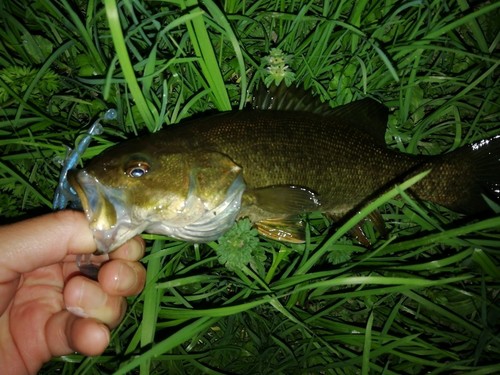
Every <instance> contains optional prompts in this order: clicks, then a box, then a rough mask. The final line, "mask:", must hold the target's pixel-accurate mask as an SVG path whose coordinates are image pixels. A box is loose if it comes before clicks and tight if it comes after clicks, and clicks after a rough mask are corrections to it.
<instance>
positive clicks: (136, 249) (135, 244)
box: [109, 236, 146, 260]
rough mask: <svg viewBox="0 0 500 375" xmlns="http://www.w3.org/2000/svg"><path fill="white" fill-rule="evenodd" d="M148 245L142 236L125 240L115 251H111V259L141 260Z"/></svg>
mask: <svg viewBox="0 0 500 375" xmlns="http://www.w3.org/2000/svg"><path fill="white" fill-rule="evenodd" d="M145 249H146V245H145V243H144V240H143V239H142V238H141V237H140V236H135V237H134V238H132V239H131V240H129V241H127V242H125V243H124V244H123V245H122V246H120V247H119V248H118V249H116V250H115V251H113V252H111V253H109V258H110V259H124V260H139V259H141V258H142V257H143V256H144V251H145Z"/></svg>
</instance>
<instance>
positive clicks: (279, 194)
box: [245, 185, 321, 215]
mask: <svg viewBox="0 0 500 375" xmlns="http://www.w3.org/2000/svg"><path fill="white" fill-rule="evenodd" d="M245 195H246V199H248V200H250V203H251V204H254V205H256V206H257V207H259V208H260V209H262V210H264V211H267V212H269V213H272V214H276V215H297V214H301V213H305V212H311V211H316V210H318V209H319V208H320V206H321V202H320V200H319V198H318V195H317V194H316V193H314V192H313V191H312V190H310V189H308V188H305V187H301V186H293V185H280V186H268V187H264V188H259V189H252V190H251V191H249V192H247V193H246V194H245Z"/></svg>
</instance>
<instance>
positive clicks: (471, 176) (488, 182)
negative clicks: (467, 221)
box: [444, 135, 500, 214]
mask: <svg viewBox="0 0 500 375" xmlns="http://www.w3.org/2000/svg"><path fill="white" fill-rule="evenodd" d="M444 160H446V161H448V162H450V163H451V164H452V165H454V166H456V168H457V170H460V171H461V172H462V175H461V178H460V179H459V180H458V181H456V182H455V184H456V186H455V188H459V189H461V190H462V194H461V197H460V198H459V199H457V201H456V205H455V207H450V208H452V209H454V210H456V211H459V212H464V213H467V214H476V213H480V212H483V211H487V210H488V207H489V206H488V204H487V203H486V200H485V199H484V197H483V195H484V196H487V197H488V198H490V199H491V200H493V201H495V202H500V135H497V136H495V137H493V138H489V139H483V140H481V141H479V142H476V143H473V144H470V145H467V146H465V147H462V148H460V149H458V150H457V151H455V152H452V153H450V154H448V155H446V156H445V158H444ZM459 165H460V166H461V167H459ZM457 198H458V197H457Z"/></svg>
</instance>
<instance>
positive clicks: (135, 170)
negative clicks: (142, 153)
mask: <svg viewBox="0 0 500 375" xmlns="http://www.w3.org/2000/svg"><path fill="white" fill-rule="evenodd" d="M148 172H149V164H148V163H146V162H145V161H134V162H131V163H129V165H128V167H127V169H126V170H125V173H126V174H127V176H129V177H132V178H140V177H142V176H144V175H145V174H146V173H148Z"/></svg>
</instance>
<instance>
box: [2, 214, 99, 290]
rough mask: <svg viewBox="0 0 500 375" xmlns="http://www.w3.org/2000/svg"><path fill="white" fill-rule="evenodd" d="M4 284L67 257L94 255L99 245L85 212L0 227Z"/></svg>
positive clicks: (49, 215) (40, 218)
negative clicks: (95, 240)
mask: <svg viewBox="0 0 500 375" xmlns="http://www.w3.org/2000/svg"><path fill="white" fill-rule="evenodd" d="M0 238H1V239H2V240H1V242H0V270H1V272H0V282H3V281H8V280H11V279H12V278H14V277H16V276H17V274H19V273H25V272H30V271H32V270H34V269H36V268H39V267H43V266H47V265H50V264H53V263H58V262H60V261H62V260H63V259H64V257H65V256H66V255H67V254H76V253H92V252H93V251H95V248H96V247H95V242H94V239H93V236H92V232H91V230H90V229H89V225H88V221H87V219H86V218H85V216H84V215H83V214H82V213H81V212H75V211H60V212H54V213H51V214H47V215H44V216H40V217H36V218H33V219H29V220H25V221H22V222H18V223H15V224H10V225H6V226H2V227H0Z"/></svg>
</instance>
